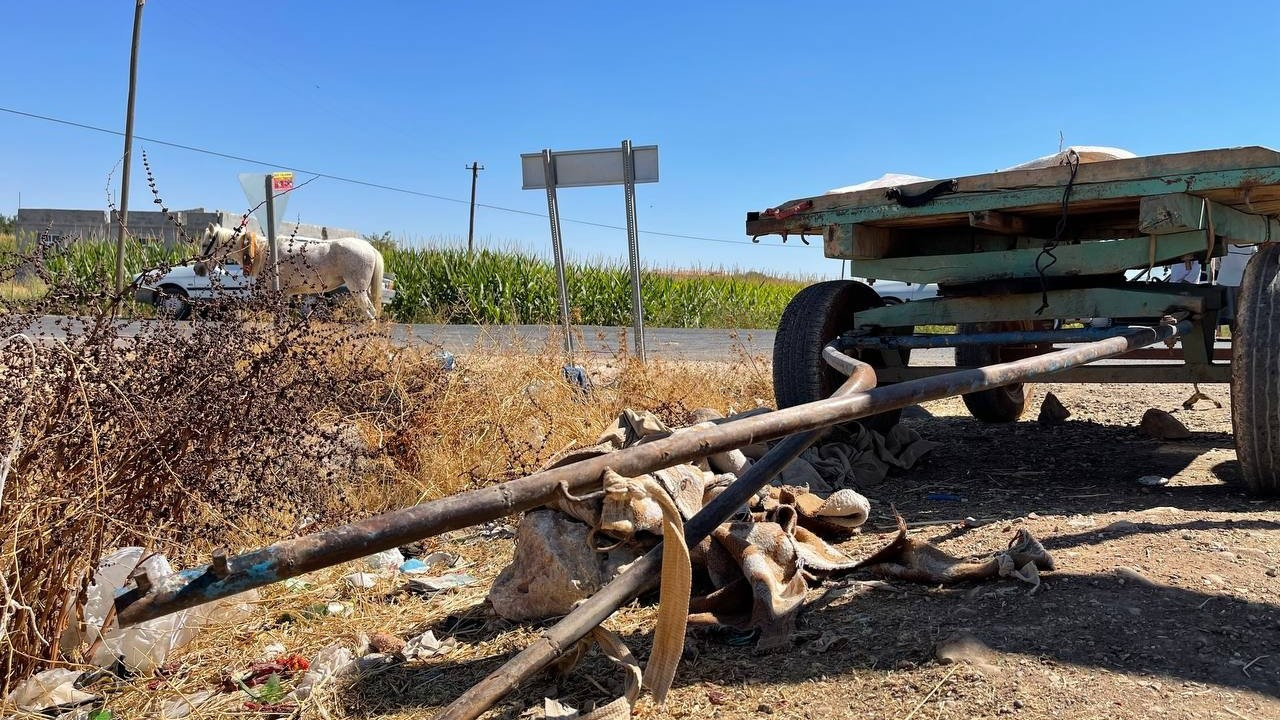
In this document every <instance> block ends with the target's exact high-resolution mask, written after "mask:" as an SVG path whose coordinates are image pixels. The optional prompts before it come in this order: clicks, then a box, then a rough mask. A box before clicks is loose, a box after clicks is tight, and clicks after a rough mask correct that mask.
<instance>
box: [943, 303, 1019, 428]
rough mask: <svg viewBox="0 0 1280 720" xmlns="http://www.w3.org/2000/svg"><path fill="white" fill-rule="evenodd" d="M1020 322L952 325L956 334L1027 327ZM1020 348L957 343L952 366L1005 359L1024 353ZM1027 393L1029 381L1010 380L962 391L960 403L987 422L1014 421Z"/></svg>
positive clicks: (1007, 360)
mask: <svg viewBox="0 0 1280 720" xmlns="http://www.w3.org/2000/svg"><path fill="white" fill-rule="evenodd" d="M1024 325H1026V324H1025V323H1020V322H993V323H960V324H959V325H958V326H956V333H957V334H965V333H978V332H998V331H1003V330H1018V329H1028V328H1027V327H1024ZM1026 356H1027V353H1026V351H1025V350H1024V349H1022V348H1018V349H1017V350H1014V349H1013V348H1008V347H1005V346H1002V345H961V346H960V347H957V348H956V366H957V367H969V366H979V367H980V366H983V365H992V364H994V363H998V362H1009V361H1010V360H1017V359H1020V358H1022V357H1026ZM1030 396H1031V385H1030V384H1029V383H1014V384H1012V385H1004V386H1002V387H998V388H991V389H990V390H979V391H978V392H972V393H965V394H964V396H963V399H964V406H965V407H967V408H969V414H970V415H972V416H974V417H975V418H977V419H978V420H981V421H982V422H989V423H1009V422H1015V421H1017V420H1018V419H1019V418H1021V417H1022V414H1023V413H1024V412H1026V410H1027V398H1029V397H1030Z"/></svg>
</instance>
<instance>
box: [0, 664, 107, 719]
mask: <svg viewBox="0 0 1280 720" xmlns="http://www.w3.org/2000/svg"><path fill="white" fill-rule="evenodd" d="M81 674H82V673H81V671H79V670H69V669H67V668H55V669H53V670H44V671H41V672H38V673H36V674H35V675H32V676H31V677H29V678H27V679H26V680H23V681H22V683H21V684H19V685H18V687H17V688H15V689H14V690H13V692H11V693H9V697H8V700H9V702H11V703H13V704H14V705H15V706H17V707H18V708H19V709H21V710H29V711H39V710H44V709H47V708H51V707H59V706H63V705H79V704H81V703H87V702H90V701H92V700H96V699H97V697H98V696H97V695H94V694H93V693H87V692H85V691H83V690H81V689H79V688H77V687H76V686H75V682H76V680H77V679H78V678H79V677H80V675H81Z"/></svg>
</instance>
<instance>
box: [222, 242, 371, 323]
mask: <svg viewBox="0 0 1280 720" xmlns="http://www.w3.org/2000/svg"><path fill="white" fill-rule="evenodd" d="M200 248H201V256H203V257H206V258H210V259H211V260H212V261H213V262H215V263H217V262H222V261H223V260H225V259H228V258H229V259H234V260H235V261H236V262H239V263H240V267H241V268H243V269H244V274H245V275H247V276H250V277H253V278H254V279H255V280H256V279H257V278H258V277H260V276H261V275H262V272H263V270H264V269H266V267H267V264H268V263H269V262H270V260H271V257H270V254H271V253H270V248H269V247H268V246H267V242H266V240H264V239H263V237H262V236H261V235H259V234H257V233H255V232H251V231H249V230H240V231H236V230H234V229H232V228H226V227H222V226H221V225H217V224H214V223H210V224H209V227H208V228H206V229H205V231H204V235H203V237H202V242H201V246H200ZM268 277H269V275H268ZM343 284H345V285H346V286H347V290H348V291H349V292H350V293H351V296H352V297H354V298H355V299H356V302H357V303H358V304H359V305H360V308H361V309H362V310H364V311H365V313H366V314H367V315H368V316H369V319H371V320H374V319H377V317H378V315H379V313H381V312H382V253H380V252H378V249H377V248H375V247H374V246H373V245H371V244H370V243H369V242H368V241H366V240H364V239H362V238H358V237H345V238H333V239H331V240H319V239H316V238H299V237H293V238H287V239H282V240H281V241H280V292H281V293H283V294H285V295H286V296H288V295H317V294H320V293H326V292H329V291H330V290H336V289H337V288H339V287H342V285H343Z"/></svg>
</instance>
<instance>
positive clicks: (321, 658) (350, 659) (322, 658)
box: [293, 645, 356, 700]
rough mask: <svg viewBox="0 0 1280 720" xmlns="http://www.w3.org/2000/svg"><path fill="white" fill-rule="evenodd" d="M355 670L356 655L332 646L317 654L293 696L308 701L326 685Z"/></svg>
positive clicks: (338, 646) (337, 646) (345, 649)
mask: <svg viewBox="0 0 1280 720" xmlns="http://www.w3.org/2000/svg"><path fill="white" fill-rule="evenodd" d="M355 669H356V656H355V653H353V652H351V651H350V650H348V649H347V648H344V647H342V646H341V645H330V646H328V647H326V648H324V649H322V650H320V651H319V652H317V653H316V655H315V657H314V658H312V660H311V669H309V670H307V672H306V673H305V674H303V676H302V679H301V680H299V681H298V684H297V686H295V688H294V691H293V694H294V695H295V696H296V697H297V698H298V699H299V700H306V699H307V698H309V697H311V696H312V695H313V694H315V692H316V691H317V690H319V689H321V688H322V687H324V686H325V685H326V684H328V683H330V682H332V681H333V680H335V679H337V678H339V677H342V676H343V675H346V674H347V673H349V672H351V671H353V670H355Z"/></svg>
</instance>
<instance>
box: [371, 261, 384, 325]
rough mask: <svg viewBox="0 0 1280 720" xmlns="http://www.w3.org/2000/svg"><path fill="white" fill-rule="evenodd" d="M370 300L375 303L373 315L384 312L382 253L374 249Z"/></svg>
mask: <svg viewBox="0 0 1280 720" xmlns="http://www.w3.org/2000/svg"><path fill="white" fill-rule="evenodd" d="M369 301H370V302H372V303H373V315H374V317H377V316H379V315H381V314H382V253H380V252H378V249H377V248H374V249H373V276H372V277H371V278H369Z"/></svg>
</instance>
